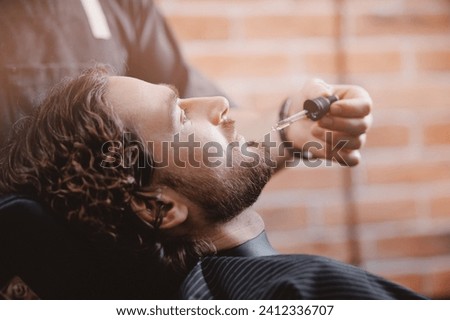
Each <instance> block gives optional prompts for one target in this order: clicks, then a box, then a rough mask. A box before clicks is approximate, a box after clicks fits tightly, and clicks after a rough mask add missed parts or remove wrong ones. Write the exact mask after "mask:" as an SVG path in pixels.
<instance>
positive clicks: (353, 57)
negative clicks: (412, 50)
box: [346, 51, 402, 74]
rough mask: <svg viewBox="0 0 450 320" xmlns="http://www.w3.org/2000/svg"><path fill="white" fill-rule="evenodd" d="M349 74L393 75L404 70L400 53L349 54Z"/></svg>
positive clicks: (347, 65) (347, 61) (347, 60)
mask: <svg viewBox="0 0 450 320" xmlns="http://www.w3.org/2000/svg"><path fill="white" fill-rule="evenodd" d="M346 68H347V72H348V73H350V74H358V73H385V72H386V73H392V72H399V71H400V70H401V69H402V56H401V53H400V52H397V51H391V52H382V51H377V52H349V53H348V55H347V58H346Z"/></svg>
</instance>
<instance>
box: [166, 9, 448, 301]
mask: <svg viewBox="0 0 450 320" xmlns="http://www.w3.org/2000/svg"><path fill="white" fill-rule="evenodd" d="M158 3H159V5H160V7H161V9H162V11H163V13H164V14H165V15H166V16H167V17H168V18H169V22H170V25H171V27H173V29H174V31H175V32H176V34H177V36H178V38H179V39H180V40H181V43H182V48H183V51H184V53H185V55H186V57H187V58H188V60H189V61H190V62H191V63H192V64H194V65H195V66H197V67H198V68H199V69H200V70H201V71H203V72H204V73H205V74H207V75H208V76H209V77H210V78H212V79H214V80H215V81H216V82H217V83H218V84H219V85H220V86H221V87H222V88H223V89H224V90H225V91H226V92H228V94H229V95H230V96H231V97H232V98H233V99H234V100H235V101H236V102H237V103H238V104H239V105H240V106H241V107H242V108H258V110H260V111H261V114H262V116H263V113H264V110H266V109H268V108H273V106H274V105H275V106H278V105H279V104H280V102H281V101H282V99H283V98H284V97H285V96H286V95H287V94H288V93H291V92H293V91H295V90H296V89H297V88H298V87H299V86H300V85H301V84H302V83H303V82H304V81H305V80H306V79H308V78H311V77H321V78H323V79H324V80H326V81H327V82H330V83H333V82H337V81H345V82H348V83H355V84H359V85H362V86H363V87H365V88H366V89H367V90H368V91H369V92H370V93H371V95H372V97H373V100H374V106H375V109H374V112H373V114H374V125H373V128H372V130H371V131H370V133H369V134H368V141H367V145H366V147H365V148H364V150H363V162H362V163H361V165H359V166H358V167H355V168H352V169H348V168H342V167H340V166H338V165H333V166H326V165H322V166H320V167H318V168H306V167H304V166H302V167H299V168H295V169H291V170H290V171H287V170H285V171H284V172H281V173H280V174H279V175H277V176H276V177H275V178H274V179H273V180H272V181H271V182H270V183H269V185H268V186H267V188H266V189H265V191H264V194H263V195H262V197H261V198H260V200H259V201H258V203H257V204H256V207H257V208H258V209H259V211H260V212H261V213H262V215H263V216H264V218H265V220H266V223H267V230H268V232H269V237H270V239H271V241H272V242H273V244H274V245H275V246H276V247H277V248H278V249H279V250H280V251H281V252H285V253H312V254H322V255H327V256H330V257H333V258H336V259H339V260H342V261H346V262H350V263H358V264H360V265H361V266H362V267H364V268H366V269H368V270H369V271H371V272H374V273H377V274H380V275H382V276H385V277H387V278H389V279H391V280H394V281H397V282H399V283H401V284H403V285H405V286H408V287H410V288H412V289H414V290H416V291H418V292H421V293H423V294H426V295H428V296H430V297H433V298H439V297H441V298H442V297H447V298H449V297H450V1H449V0H298V1H295V0H277V1H273V0H229V1H225V0H159V1H158ZM247 129H248V128H247ZM249 130H250V131H251V130H254V131H255V132H257V131H258V128H256V127H255V128H250V129H249Z"/></svg>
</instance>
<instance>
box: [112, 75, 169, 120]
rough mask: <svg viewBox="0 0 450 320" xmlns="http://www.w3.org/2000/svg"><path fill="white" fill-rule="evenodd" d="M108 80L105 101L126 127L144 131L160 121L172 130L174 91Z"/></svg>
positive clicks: (132, 81)
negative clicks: (145, 126) (128, 125)
mask: <svg viewBox="0 0 450 320" xmlns="http://www.w3.org/2000/svg"><path fill="white" fill-rule="evenodd" d="M108 80H109V81H108V88H107V92H106V99H107V100H108V101H109V102H110V103H111V105H112V107H113V109H114V110H115V112H116V113H117V114H118V116H119V117H120V118H122V120H124V121H125V123H128V124H130V125H131V124H132V125H133V126H136V127H141V126H143V125H144V124H145V125H148V121H149V120H155V119H158V120H157V121H159V122H161V124H162V125H164V126H165V127H166V128H169V127H171V122H172V121H171V119H172V113H173V108H172V107H171V106H172V105H173V101H174V97H175V96H176V92H174V90H173V89H172V88H171V87H169V86H166V85H156V84H152V83H149V82H145V81H143V80H140V79H136V78H131V77H123V76H111V77H109V79H108ZM144 121H145V123H144ZM153 125H154V123H153Z"/></svg>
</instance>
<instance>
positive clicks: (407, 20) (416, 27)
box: [353, 13, 450, 36]
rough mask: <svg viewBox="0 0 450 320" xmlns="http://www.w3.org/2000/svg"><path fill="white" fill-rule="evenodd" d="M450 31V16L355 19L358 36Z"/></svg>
mask: <svg viewBox="0 0 450 320" xmlns="http://www.w3.org/2000/svg"><path fill="white" fill-rule="evenodd" d="M448 31H450V15H449V14H448V13H443V14H414V15H388V16H384V15H383V16H381V15H370V14H369V15H361V16H358V17H356V18H355V30H354V31H353V32H354V33H355V34H356V35H396V36H400V35H411V34H433V33H435V34H437V33H448Z"/></svg>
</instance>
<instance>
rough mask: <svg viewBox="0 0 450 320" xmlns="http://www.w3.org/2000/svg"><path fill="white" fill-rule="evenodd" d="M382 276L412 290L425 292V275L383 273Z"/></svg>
mask: <svg viewBox="0 0 450 320" xmlns="http://www.w3.org/2000/svg"><path fill="white" fill-rule="evenodd" d="M383 277H385V278H387V279H389V280H390V281H393V282H395V283H398V284H400V285H402V286H404V287H407V288H409V289H411V290H413V291H414V292H417V293H422V294H425V282H426V278H427V277H426V275H424V274H410V273H405V274H401V275H398V274H396V275H390V274H383Z"/></svg>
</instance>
